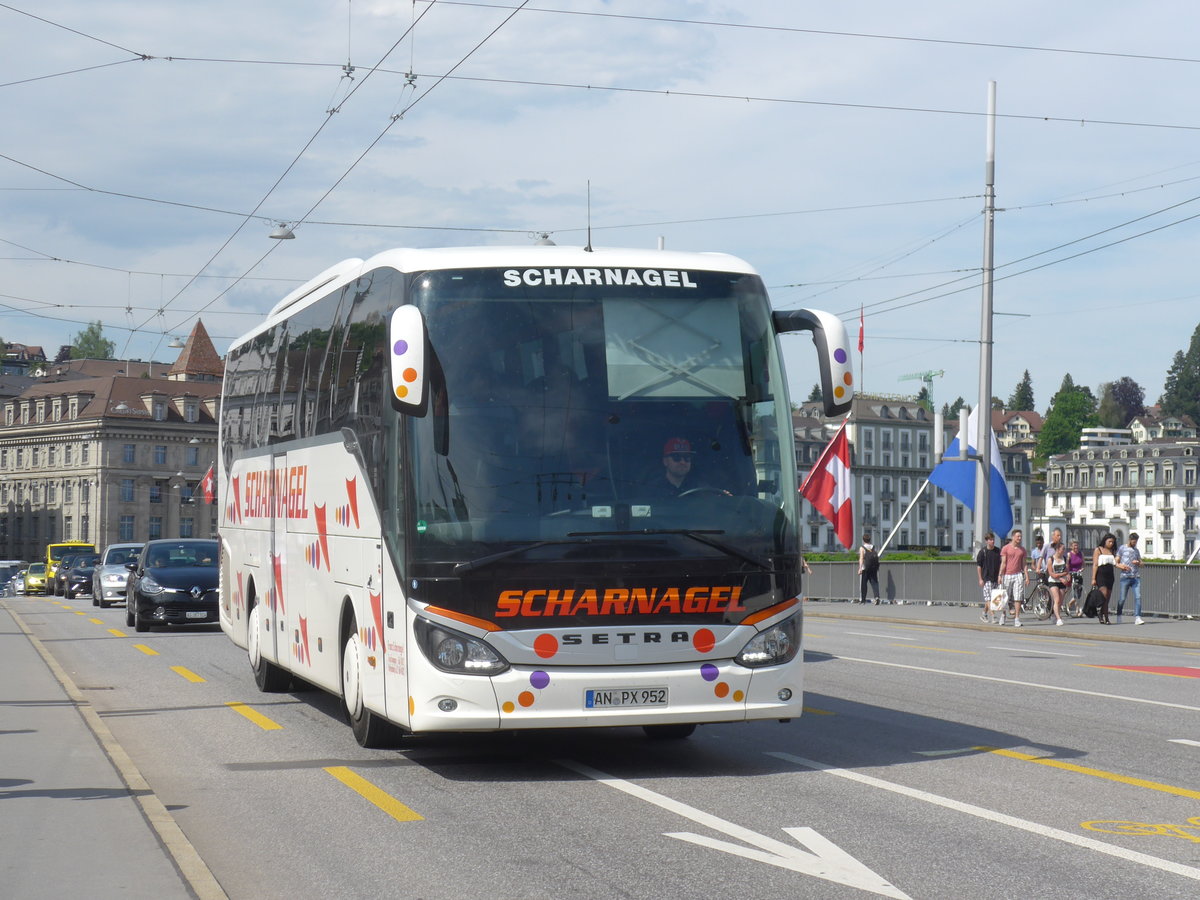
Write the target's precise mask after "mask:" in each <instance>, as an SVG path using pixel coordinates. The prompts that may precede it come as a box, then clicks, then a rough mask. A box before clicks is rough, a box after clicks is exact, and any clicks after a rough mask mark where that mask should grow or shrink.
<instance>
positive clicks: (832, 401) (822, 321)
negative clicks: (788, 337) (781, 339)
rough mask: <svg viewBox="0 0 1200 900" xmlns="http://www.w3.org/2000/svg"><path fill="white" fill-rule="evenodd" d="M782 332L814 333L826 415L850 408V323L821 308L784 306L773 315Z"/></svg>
mask: <svg viewBox="0 0 1200 900" xmlns="http://www.w3.org/2000/svg"><path fill="white" fill-rule="evenodd" d="M771 321H772V323H773V324H774V325H775V331H776V333H778V334H786V333H788V332H792V331H810V332H812V339H813V345H814V346H815V347H816V348H817V359H818V361H819V362H820V369H821V400H822V402H823V403H824V405H825V415H827V416H839V415H842V414H843V413H846V412H849V411H850V403H851V401H852V400H853V399H854V370H853V366H852V360H851V358H850V340H849V338H848V337H847V335H846V326H845V325H843V324H842V320H841V319H839V318H838V317H837V316H835V315H833V314H832V313H827V312H824V311H822V310H819V309H783V310H776V311H775V312H773V313H772V314H771Z"/></svg>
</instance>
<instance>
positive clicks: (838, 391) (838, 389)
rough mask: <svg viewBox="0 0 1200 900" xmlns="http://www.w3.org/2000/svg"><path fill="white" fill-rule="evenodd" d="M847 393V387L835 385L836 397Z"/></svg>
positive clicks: (834, 393) (834, 392)
mask: <svg viewBox="0 0 1200 900" xmlns="http://www.w3.org/2000/svg"><path fill="white" fill-rule="evenodd" d="M845 393H846V389H845V388H844V387H835V388H834V389H833V396H835V397H841V396H842V395H843V394H845Z"/></svg>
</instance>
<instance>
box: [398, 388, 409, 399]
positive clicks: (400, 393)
mask: <svg viewBox="0 0 1200 900" xmlns="http://www.w3.org/2000/svg"><path fill="white" fill-rule="evenodd" d="M396 396H397V397H399V398H400V399H401V400H403V399H404V398H405V397H407V396H408V388H406V387H405V386H404V385H399V386H398V387H397V388H396Z"/></svg>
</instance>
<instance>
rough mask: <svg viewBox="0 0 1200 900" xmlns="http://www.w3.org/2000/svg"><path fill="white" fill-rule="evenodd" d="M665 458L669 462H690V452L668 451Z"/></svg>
mask: <svg viewBox="0 0 1200 900" xmlns="http://www.w3.org/2000/svg"><path fill="white" fill-rule="evenodd" d="M667 459H669V460H671V462H691V461H692V455H691V454H690V453H668V454H667Z"/></svg>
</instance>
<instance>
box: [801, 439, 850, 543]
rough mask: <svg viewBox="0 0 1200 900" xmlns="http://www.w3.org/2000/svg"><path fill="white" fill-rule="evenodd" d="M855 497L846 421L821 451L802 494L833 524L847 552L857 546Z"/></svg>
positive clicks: (806, 479) (806, 480) (803, 485)
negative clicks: (853, 498) (852, 499)
mask: <svg viewBox="0 0 1200 900" xmlns="http://www.w3.org/2000/svg"><path fill="white" fill-rule="evenodd" d="M853 493H854V484H853V482H852V481H851V480H850V442H849V441H847V440H846V420H843V421H842V427H841V428H839V429H838V430H837V434H835V435H834V436H833V440H832V441H830V442H829V446H827V447H826V448H825V449H824V450H822V451H821V455H820V456H818V457H817V461H816V462H815V463H813V467H812V471H810V472H809V473H808V477H807V478H805V479H804V484H802V485H800V494H801V495H802V496H803V497H804V499H805V500H807V501H808V502H809V503H811V504H812V505H813V509H815V510H816V511H817V512H819V513H820V514H821V515H823V516H824V517H825V518H827V519H828V520H829V521H830V522H831V523H832V524H833V530H834V532H836V534H837V536H838V540H839V541H841V542H842V546H843V547H845V548H846V549H847V550H849V549H850V548H851V547H853V546H854V506H853V504H852V503H851V500H850V498H851V495H852V494H853Z"/></svg>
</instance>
